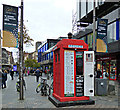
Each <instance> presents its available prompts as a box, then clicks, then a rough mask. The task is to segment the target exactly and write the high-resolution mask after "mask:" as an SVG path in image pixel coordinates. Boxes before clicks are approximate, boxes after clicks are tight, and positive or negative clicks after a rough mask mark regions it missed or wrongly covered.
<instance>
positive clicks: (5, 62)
mask: <svg viewBox="0 0 120 110" xmlns="http://www.w3.org/2000/svg"><path fill="white" fill-rule="evenodd" d="M13 64H14V59H13V54H12V52H9V51H8V50H6V49H5V48H2V68H3V69H6V68H11V67H12V66H13Z"/></svg>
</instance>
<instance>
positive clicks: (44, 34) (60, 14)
mask: <svg viewBox="0 0 120 110" xmlns="http://www.w3.org/2000/svg"><path fill="white" fill-rule="evenodd" d="M2 4H7V5H12V6H17V7H18V6H20V5H21V0H0V29H1V30H2V17H3V15H2V14H3V13H2V10H3V6H2ZM73 9H74V10H75V9H76V0H24V24H25V26H26V28H27V30H29V31H28V34H29V36H30V37H31V38H32V39H34V42H33V43H34V45H35V42H36V41H45V40H46V39H57V38H58V37H60V36H61V37H66V36H67V33H68V32H72V11H73ZM19 18H20V9H19ZM7 50H10V51H17V49H14V48H7ZM24 50H25V51H26V52H33V51H34V50H35V47H34V46H33V47H26V46H25V45H24Z"/></svg>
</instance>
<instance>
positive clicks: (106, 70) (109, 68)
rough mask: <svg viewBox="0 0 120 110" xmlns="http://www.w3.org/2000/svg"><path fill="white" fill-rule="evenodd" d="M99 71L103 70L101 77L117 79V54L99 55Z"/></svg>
mask: <svg viewBox="0 0 120 110" xmlns="http://www.w3.org/2000/svg"><path fill="white" fill-rule="evenodd" d="M96 61H97V71H98V70H100V71H101V75H100V78H102V79H109V80H117V76H118V75H117V74H118V73H117V57H116V55H110V54H109V55H106V56H97V59H96Z"/></svg>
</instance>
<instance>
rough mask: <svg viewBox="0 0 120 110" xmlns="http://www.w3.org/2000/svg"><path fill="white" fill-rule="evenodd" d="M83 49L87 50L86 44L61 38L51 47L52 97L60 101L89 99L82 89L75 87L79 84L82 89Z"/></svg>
mask: <svg viewBox="0 0 120 110" xmlns="http://www.w3.org/2000/svg"><path fill="white" fill-rule="evenodd" d="M84 51H88V45H87V44H86V43H85V42H84V41H83V40H76V39H62V40H61V41H59V42H58V43H57V44H56V45H55V47H54V48H53V74H54V76H53V80H54V81H53V97H55V98H56V99H58V100H59V101H60V102H65V101H77V100H89V96H84V90H82V89H78V88H77V86H78V85H79V84H80V85H81V88H83V89H84V87H83V86H82V84H83V79H82V78H83V77H84V73H83V71H84V70H83V69H84V67H83V66H84V65H83V62H84V61H83V59H84V58H83V57H84V56H83V52H84ZM77 65H78V66H77ZM78 76H80V78H79V80H77V78H78ZM79 81H80V82H79ZM78 82H79V83H78Z"/></svg>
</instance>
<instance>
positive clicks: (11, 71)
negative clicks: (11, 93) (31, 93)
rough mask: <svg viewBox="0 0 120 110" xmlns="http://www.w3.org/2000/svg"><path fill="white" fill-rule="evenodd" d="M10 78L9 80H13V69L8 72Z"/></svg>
mask: <svg viewBox="0 0 120 110" xmlns="http://www.w3.org/2000/svg"><path fill="white" fill-rule="evenodd" d="M10 76H11V79H12V80H13V79H14V78H13V76H14V71H13V69H12V70H10Z"/></svg>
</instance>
